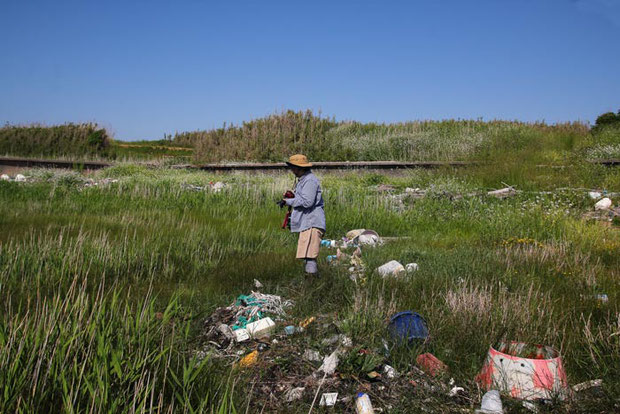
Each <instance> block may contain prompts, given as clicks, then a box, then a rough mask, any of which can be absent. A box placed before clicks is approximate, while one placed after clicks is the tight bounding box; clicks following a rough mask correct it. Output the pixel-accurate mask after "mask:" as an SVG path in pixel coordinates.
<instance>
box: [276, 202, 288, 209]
mask: <svg viewBox="0 0 620 414" xmlns="http://www.w3.org/2000/svg"><path fill="white" fill-rule="evenodd" d="M276 204H277V205H278V206H280V208H284V206H285V205H286V201H284V200H280V201H278V202H277V203H276Z"/></svg>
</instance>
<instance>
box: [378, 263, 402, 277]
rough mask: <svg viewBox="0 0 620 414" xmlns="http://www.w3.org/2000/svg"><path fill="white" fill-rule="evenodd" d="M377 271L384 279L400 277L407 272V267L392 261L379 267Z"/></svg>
mask: <svg viewBox="0 0 620 414" xmlns="http://www.w3.org/2000/svg"><path fill="white" fill-rule="evenodd" d="M377 271H378V272H379V274H380V275H381V276H383V277H387V276H398V274H399V273H401V272H404V271H405V267H404V266H403V265H402V264H400V263H398V262H397V261H396V260H392V261H389V262H387V263H386V264H384V265H382V266H379V267H378V268H377Z"/></svg>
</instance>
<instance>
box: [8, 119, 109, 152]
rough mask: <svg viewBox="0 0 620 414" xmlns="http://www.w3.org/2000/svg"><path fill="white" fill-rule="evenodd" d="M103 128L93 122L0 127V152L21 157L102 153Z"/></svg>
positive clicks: (106, 142) (104, 142) (104, 146)
mask: <svg viewBox="0 0 620 414" xmlns="http://www.w3.org/2000/svg"><path fill="white" fill-rule="evenodd" d="M109 146H110V137H109V135H108V133H107V131H106V130H105V129H103V128H100V127H99V126H98V125H97V124H94V123H83V124H73V123H67V124H63V125H54V126H41V125H8V124H7V125H5V126H4V127H2V128H0V154H1V155H13V156H23V157H50V156H52V157H65V156H70V157H84V156H89V157H91V156H95V155H97V156H106V155H108V148H109Z"/></svg>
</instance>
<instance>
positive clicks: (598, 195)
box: [588, 191, 602, 200]
mask: <svg viewBox="0 0 620 414" xmlns="http://www.w3.org/2000/svg"><path fill="white" fill-rule="evenodd" d="M588 195H589V196H590V198H591V199H592V200H596V199H599V198H601V195H602V194H601V193H599V192H598V191H590V192H589V193H588Z"/></svg>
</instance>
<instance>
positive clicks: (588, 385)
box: [573, 379, 603, 392]
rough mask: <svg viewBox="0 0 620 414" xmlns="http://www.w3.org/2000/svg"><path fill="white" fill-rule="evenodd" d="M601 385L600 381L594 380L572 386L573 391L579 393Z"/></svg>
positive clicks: (601, 381)
mask: <svg viewBox="0 0 620 414" xmlns="http://www.w3.org/2000/svg"><path fill="white" fill-rule="evenodd" d="M602 385H603V380H602V379H595V380H590V381H586V382H582V383H579V384H577V385H573V391H575V392H581V391H585V390H587V389H590V388H595V387H601V386H602Z"/></svg>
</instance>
